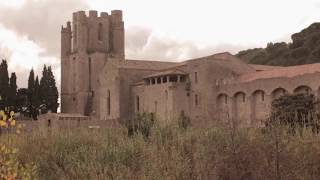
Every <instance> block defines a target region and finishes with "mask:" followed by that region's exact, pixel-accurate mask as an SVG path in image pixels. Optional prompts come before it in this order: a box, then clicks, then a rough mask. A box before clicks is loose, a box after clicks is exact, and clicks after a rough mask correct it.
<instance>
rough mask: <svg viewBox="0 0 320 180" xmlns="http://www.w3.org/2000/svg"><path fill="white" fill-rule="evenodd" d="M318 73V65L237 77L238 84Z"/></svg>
mask: <svg viewBox="0 0 320 180" xmlns="http://www.w3.org/2000/svg"><path fill="white" fill-rule="evenodd" d="M316 72H320V63H316V64H306V65H298V66H290V67H281V68H276V69H272V70H266V71H258V72H254V73H248V74H243V75H241V76H239V77H238V79H237V81H238V82H249V81H254V80H258V79H270V78H281V77H287V78H290V77H295V76H300V75H305V74H312V73H316Z"/></svg>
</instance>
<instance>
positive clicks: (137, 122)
mask: <svg viewBox="0 0 320 180" xmlns="http://www.w3.org/2000/svg"><path fill="white" fill-rule="evenodd" d="M154 124H155V118H154V114H153V113H145V112H144V113H142V114H140V113H138V114H136V117H135V118H134V119H133V120H130V121H129V122H127V124H126V127H127V129H128V135H129V136H132V135H134V134H136V133H141V134H142V135H143V136H144V137H145V138H148V137H149V135H150V131H151V128H152V126H153V125H154Z"/></svg>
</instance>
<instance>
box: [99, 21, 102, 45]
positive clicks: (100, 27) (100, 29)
mask: <svg viewBox="0 0 320 180" xmlns="http://www.w3.org/2000/svg"><path fill="white" fill-rule="evenodd" d="M102 29H103V27H102V24H101V23H99V27H98V40H99V41H102Z"/></svg>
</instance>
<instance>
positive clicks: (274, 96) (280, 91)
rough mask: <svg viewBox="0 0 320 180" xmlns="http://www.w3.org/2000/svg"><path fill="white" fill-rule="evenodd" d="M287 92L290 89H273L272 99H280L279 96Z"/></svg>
mask: <svg viewBox="0 0 320 180" xmlns="http://www.w3.org/2000/svg"><path fill="white" fill-rule="evenodd" d="M285 94H288V91H287V90H286V89H284V88H281V87H280V88H277V89H275V90H273V91H272V93H271V96H272V99H278V98H279V97H281V96H283V95H285Z"/></svg>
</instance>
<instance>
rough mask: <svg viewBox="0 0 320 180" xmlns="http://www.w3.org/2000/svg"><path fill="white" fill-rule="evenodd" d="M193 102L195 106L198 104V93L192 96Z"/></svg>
mask: <svg viewBox="0 0 320 180" xmlns="http://www.w3.org/2000/svg"><path fill="white" fill-rule="evenodd" d="M194 101H195V102H194V103H195V105H196V106H198V105H199V96H198V94H196V95H195V96H194Z"/></svg>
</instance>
